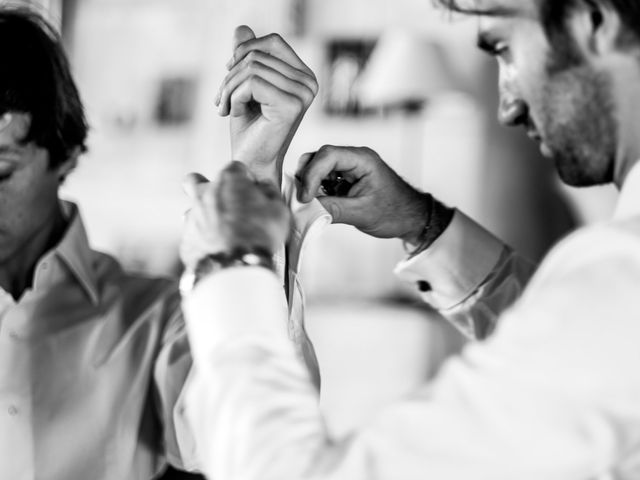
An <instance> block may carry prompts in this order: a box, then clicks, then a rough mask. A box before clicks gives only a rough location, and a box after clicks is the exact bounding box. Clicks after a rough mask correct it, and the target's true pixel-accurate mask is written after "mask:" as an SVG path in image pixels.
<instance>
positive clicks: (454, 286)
mask: <svg viewBox="0 0 640 480" xmlns="http://www.w3.org/2000/svg"><path fill="white" fill-rule="evenodd" d="M451 227H452V228H450V229H449V230H448V231H447V232H446V233H445V235H443V237H441V238H440V239H439V240H438V241H437V243H436V244H434V245H433V247H432V248H430V249H429V250H428V251H427V252H425V253H424V254H423V255H421V256H419V257H416V258H414V259H411V260H408V261H405V262H403V263H402V264H401V265H400V266H399V269H398V274H399V275H401V276H402V277H404V278H407V279H408V280H410V281H417V282H418V281H419V282H421V283H420V285H421V287H422V289H423V290H428V287H430V288H431V290H430V291H428V292H425V293H424V295H425V300H428V301H430V302H431V303H432V304H433V305H434V306H436V307H439V308H440V309H441V310H442V311H443V313H445V314H450V316H452V318H453V320H454V322H455V323H456V324H457V325H458V326H459V327H460V328H461V329H463V330H464V331H465V332H466V333H468V334H469V335H476V336H485V335H486V334H487V333H488V332H490V331H491V330H492V329H493V326H494V325H495V324H496V319H497V318H498V317H499V319H500V321H499V324H498V328H497V329H496V330H495V332H494V334H493V335H492V336H491V337H490V338H489V339H488V340H486V341H484V342H475V343H472V344H470V345H469V346H468V347H467V348H466V349H465V351H464V352H463V354H462V355H461V356H460V357H459V358H454V359H452V360H450V361H449V362H448V363H447V364H446V365H445V366H444V368H443V369H442V371H441V372H440V374H439V375H438V376H437V378H436V379H435V380H434V381H433V382H431V383H428V384H425V385H424V386H422V387H421V388H419V389H418V390H417V391H416V392H414V393H413V394H412V395H411V396H409V397H407V398H405V399H403V400H402V401H398V402H397V403H394V404H391V405H389V406H388V407H387V408H385V409H384V410H382V411H381V412H380V413H379V415H378V416H377V418H376V419H375V420H373V421H372V422H371V423H370V424H369V425H367V426H366V427H364V428H362V429H360V430H359V431H357V432H356V433H354V434H353V435H352V436H351V437H349V438H347V439H334V438H331V437H330V436H329V435H328V433H327V431H326V429H325V427H324V423H323V418H322V415H321V413H320V410H319V408H318V397H317V391H316V390H315V388H314V387H313V384H312V382H311V380H310V375H309V373H308V371H307V369H306V368H305V366H304V364H303V363H302V362H301V361H300V359H299V355H298V354H297V352H296V349H295V348H294V346H293V344H292V342H291V341H290V340H289V338H288V336H287V331H286V328H284V327H283V325H284V324H285V323H284V322H283V319H284V318H286V317H287V315H288V312H287V303H286V301H285V296H284V295H283V291H282V288H281V285H280V282H279V281H278V279H277V277H276V276H275V275H273V274H272V273H271V272H269V271H267V270H265V269H260V268H256V267H246V268H234V269H229V270H226V271H222V272H219V273H216V274H214V275H211V276H210V277H208V278H206V279H204V280H203V281H202V282H201V284H200V285H199V286H198V287H197V288H196V289H195V290H194V292H193V293H192V294H191V295H190V296H189V297H188V298H185V299H184V301H183V306H184V309H185V315H186V317H187V328H188V332H189V336H190V341H191V343H192V349H193V355H194V362H195V365H196V368H197V369H198V371H199V372H200V373H201V375H199V376H198V381H197V382H194V383H193V384H192V386H191V387H192V388H190V390H189V391H188V392H187V397H186V399H185V400H186V402H187V405H188V406H189V409H188V419H189V421H190V423H191V425H192V427H193V433H194V434H195V435H196V437H197V440H198V442H197V443H198V448H199V449H201V450H200V451H199V452H198V453H199V457H200V458H201V459H202V461H203V462H204V463H203V465H202V466H203V468H204V471H205V472H206V474H207V475H208V476H209V477H210V478H213V479H224V480H239V479H242V480H253V479H256V480H258V479H260V480H294V479H295V480H301V479H332V480H335V479H345V480H376V479H381V480H407V479H416V480H417V479H420V480H423V479H437V480H468V479H474V480H514V479H517V480H529V479H531V480H542V479H543V480H591V479H616V480H637V479H638V478H640V368H639V365H640V309H639V308H636V306H637V303H636V302H637V301H638V300H637V298H638V297H636V295H637V294H638V292H639V291H640V166H637V167H636V168H635V169H634V170H633V171H632V172H631V173H630V175H629V177H628V179H627V181H626V183H625V185H624V188H623V189H622V192H621V198H620V200H619V205H618V210H617V214H616V218H615V219H614V220H613V221H612V222H610V223H607V224H604V225H599V226H594V227H589V228H583V229H581V230H579V231H577V232H576V233H575V234H573V235H571V236H570V237H568V238H567V239H566V240H564V241H562V242H561V243H560V244H559V245H558V246H557V247H556V248H554V249H553V250H552V252H551V253H550V254H549V255H548V257H547V258H546V259H545V261H544V262H543V264H542V265H541V267H540V268H539V270H538V271H537V273H536V274H535V276H534V277H533V278H532V279H531V281H530V282H529V285H528V286H527V288H526V289H524V292H523V294H522V295H520V292H521V291H522V290H523V285H524V284H525V283H526V282H527V278H528V275H529V273H530V270H531V269H530V268H529V267H527V266H526V265H525V264H524V263H523V262H521V261H520V260H518V259H517V257H516V256H515V255H514V254H513V252H511V251H510V250H508V249H506V247H504V245H502V244H501V243H500V242H498V241H497V240H496V239H495V238H494V237H492V236H491V235H489V234H488V233H487V232H485V231H484V230H483V229H481V228H480V227H479V226H477V225H476V224H474V223H473V222H471V221H470V220H468V219H466V218H465V217H464V216H463V215H461V214H460V213H457V214H456V218H455V220H454V223H453V224H452V226H451ZM517 297H520V298H519V299H518V300H517V301H515V300H516V298H517ZM514 301H515V303H514V304H513V305H512V303H513V302H514ZM510 305H511V306H510ZM222 312H224V314H222ZM205 406H206V408H205ZM199 412H201V413H199Z"/></svg>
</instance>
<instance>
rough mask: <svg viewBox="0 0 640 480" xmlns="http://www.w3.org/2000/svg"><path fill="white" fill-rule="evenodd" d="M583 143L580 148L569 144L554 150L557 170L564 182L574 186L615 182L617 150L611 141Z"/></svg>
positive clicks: (590, 185) (591, 185)
mask: <svg viewBox="0 0 640 480" xmlns="http://www.w3.org/2000/svg"><path fill="white" fill-rule="evenodd" d="M590 143H591V145H590V144H589V143H583V144H581V145H579V148H575V145H572V144H567V145H565V146H564V147H559V148H558V149H557V150H555V149H552V151H554V152H562V153H559V154H554V163H555V167H556V171H557V172H558V175H559V176H560V179H561V180H562V182H563V183H565V184H567V185H569V186H572V187H593V186H596V185H605V184H607V183H611V182H613V179H614V178H613V175H614V157H615V152H614V151H612V150H610V149H609V148H605V147H606V146H608V145H610V143H609V142H604V143H602V144H600V145H593V143H595V142H590Z"/></svg>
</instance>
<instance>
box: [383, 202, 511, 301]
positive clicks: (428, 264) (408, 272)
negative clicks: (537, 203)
mask: <svg viewBox="0 0 640 480" xmlns="http://www.w3.org/2000/svg"><path fill="white" fill-rule="evenodd" d="M504 248H505V245H504V244H503V243H502V242H501V241H500V240H498V239H497V238H496V237H495V236H493V235H492V234H491V233H489V232H488V231H487V230H485V229H484V228H482V227H481V226H480V225H478V224H477V223H476V222H474V221H473V220H471V219H470V218H469V217H467V216H466V215H464V214H463V213H461V212H460V211H457V210H456V212H455V214H454V216H453V219H452V221H451V224H450V225H449V226H448V227H447V229H446V230H445V231H444V232H443V233H442V235H440V237H438V238H437V239H436V241H435V242H433V244H432V245H431V246H430V247H429V248H428V249H426V250H425V251H424V252H422V253H420V254H418V255H416V256H415V257H413V258H409V259H406V260H403V261H402V262H400V263H399V264H398V265H397V267H396V269H395V271H394V273H395V274H396V275H397V276H398V277H399V278H400V279H402V280H405V281H408V282H413V283H416V284H417V285H418V288H419V289H420V290H421V291H422V292H423V298H424V299H425V300H426V301H427V302H428V303H430V304H431V305H432V306H433V307H434V308H436V309H438V310H446V309H449V308H452V307H454V306H456V305H458V304H459V303H461V302H463V301H464V300H465V299H466V298H468V297H469V296H470V295H471V294H473V292H475V291H476V290H477V289H478V287H479V286H480V285H481V284H482V282H483V281H484V280H485V279H486V278H487V277H488V276H489V274H490V273H491V272H492V271H493V269H494V267H495V265H496V264H497V262H498V260H499V259H500V255H501V253H502V251H503V250H504Z"/></svg>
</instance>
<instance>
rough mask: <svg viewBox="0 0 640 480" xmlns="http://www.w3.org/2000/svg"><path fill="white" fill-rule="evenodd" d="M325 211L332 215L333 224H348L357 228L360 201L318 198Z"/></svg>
mask: <svg viewBox="0 0 640 480" xmlns="http://www.w3.org/2000/svg"><path fill="white" fill-rule="evenodd" d="M317 199H318V201H319V202H320V203H321V204H322V206H323V207H324V209H325V210H326V211H327V212H329V215H331V219H332V223H346V224H348V225H353V226H357V224H358V223H359V222H358V219H359V217H360V215H359V214H358V212H359V211H360V203H361V202H360V201H359V200H358V199H356V198H345V197H330V196H325V197H317Z"/></svg>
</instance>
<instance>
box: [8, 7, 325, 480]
mask: <svg viewBox="0 0 640 480" xmlns="http://www.w3.org/2000/svg"><path fill="white" fill-rule="evenodd" d="M0 43H1V44H2V45H3V48H2V49H1V50H0V452H2V453H1V454H0V478H1V479H3V480H5V479H6V480H22V479H24V480H26V479H35V478H39V479H47V480H108V479H113V480H116V479H117V480H125V479H131V480H134V479H135V480H146V479H151V478H157V476H158V475H159V474H160V473H161V472H162V470H163V469H164V468H165V467H166V466H167V464H168V463H170V464H172V465H174V466H176V467H178V468H181V469H187V470H194V469H198V468H199V466H200V464H201V459H200V458H199V451H200V450H201V449H200V447H199V445H198V443H197V442H195V441H194V432H195V431H197V430H198V429H199V426H200V425H201V426H202V427H204V428H209V425H208V424H207V423H206V422H196V423H194V424H191V425H189V424H188V423H187V422H186V418H185V414H186V413H187V411H189V410H191V409H190V408H189V407H185V405H184V402H183V400H182V392H183V391H184V390H185V389H186V386H187V385H189V384H191V383H193V384H197V383H198V374H197V372H194V371H192V370H191V363H192V362H191V352H190V348H189V343H188V340H187V336H186V332H185V326H184V320H183V318H182V313H181V309H180V295H179V292H178V288H177V285H176V282H173V281H169V280H165V279H157V278H156V279H153V278H144V277H141V276H136V275H131V274H128V273H126V272H124V271H123V270H122V269H121V267H120V265H119V264H118V263H117V262H116V260H115V259H113V258H111V257H110V256H108V255H105V254H102V253H99V252H96V251H94V250H92V249H91V248H90V246H89V243H88V240H87V237H86V234H85V230H84V227H83V224H82V220H81V218H80V215H79V212H78V210H77V208H76V207H75V205H73V204H71V203H69V202H64V201H61V200H60V199H59V197H58V189H59V186H60V184H61V182H62V181H63V179H64V178H65V177H66V175H67V174H68V173H69V172H71V170H72V169H73V168H74V167H75V165H76V161H77V158H78V156H79V155H80V154H81V153H82V152H84V151H85V150H86V147H85V139H86V136H87V122H86V121H85V116H84V111H83V106H82V102H81V101H80V97H79V95H78V91H77V89H76V86H75V83H74V81H73V79H72V77H71V74H70V71H69V65H68V62H67V59H66V57H65V54H64V52H63V50H62V47H61V43H60V39H59V37H58V34H57V33H56V32H55V30H54V29H53V28H52V27H51V26H50V25H49V24H48V23H47V22H46V21H45V20H44V19H43V18H42V17H41V16H39V15H38V14H36V13H33V12H31V11H29V10H25V9H16V8H10V7H6V6H0ZM269 45H270V52H272V53H273V55H280V56H281V57H282V56H283V50H284V48H285V45H284V44H283V43H278V42H277V41H273V42H271V43H270V44H269ZM286 47H288V46H286ZM263 56H264V57H265V58H266V59H267V60H265V61H270V62H271V65H272V68H271V72H270V74H271V76H274V75H277V74H278V73H279V72H280V71H281V70H285V71H287V69H288V70H291V69H293V67H292V66H290V65H289V64H288V63H287V61H286V60H278V62H275V61H274V60H273V59H272V57H271V55H269V54H266V53H265V54H263ZM296 72H297V75H298V78H299V79H302V80H304V81H306V82H307V84H309V85H310V86H311V88H315V78H314V77H313V75H312V74H310V72H308V69H306V66H305V65H304V64H302V62H299V60H298V63H297V64H296ZM245 80H246V79H243V78H239V79H237V81H236V83H235V85H236V86H239V87H240V88H242V89H243V91H245V92H247V94H248V95H250V96H251V95H253V94H254V93H253V90H254V89H257V87H255V85H253V84H252V83H249V84H247V81H245ZM277 80H278V82H279V87H280V88H283V89H286V88H287V87H288V86H289V83H288V82H287V80H286V79H282V78H279V77H278V78H277ZM294 87H295V86H294ZM297 91H299V90H296V89H295V88H293V89H290V93H289V94H288V97H287V100H288V101H287V102H285V101H283V100H278V101H275V100H274V101H272V103H274V104H275V106H274V107H273V108H271V109H270V115H272V116H273V117H275V118H277V122H275V123H276V126H275V127H274V126H273V125H274V122H270V121H269V119H266V120H264V119H263V121H261V122H259V127H260V131H259V132H256V129H255V128H251V127H250V126H249V127H246V128H243V129H242V132H233V137H232V138H233V142H234V145H236V146H238V147H239V146H241V147H242V148H243V149H244V151H246V152H253V153H252V155H251V158H252V160H254V161H260V160H261V159H262V160H263V161H265V162H266V161H270V158H271V157H276V156H278V155H281V154H282V155H284V151H286V147H287V146H288V144H287V141H288V140H290V138H291V135H292V132H291V130H295V127H296V126H297V124H298V122H299V120H300V117H301V115H302V113H303V112H304V110H305V109H306V108H307V107H308V106H309V104H310V102H311V100H312V98H313V96H314V95H315V91H313V92H311V94H310V95H309V93H310V92H306V91H305V92H304V95H301V97H300V98H299V97H297V96H296V92H297ZM265 92H266V93H265ZM256 95H257V96H259V97H260V98H264V99H266V100H269V99H270V98H271V97H270V95H271V96H274V95H273V86H272V85H271V83H270V82H269V79H268V78H267V79H266V80H264V81H263V82H262V83H261V84H260V91H259V93H256ZM275 97H277V95H275ZM291 101H295V102H297V103H296V105H297V106H298V109H297V110H292V109H291V108H289V104H290V103H291ZM280 106H284V107H280ZM235 114H236V116H235V122H236V123H238V122H241V121H242V120H243V119H244V118H245V116H246V114H243V112H235ZM252 119H253V117H252ZM264 138H267V139H268V141H264ZM255 144H257V145H258V146H257V147H256V145H255ZM256 150H259V152H258V154H256V153H255V151H256ZM241 153H242V152H239V153H238V158H239V159H242V158H243V155H242V154H241ZM285 323H286V322H285ZM196 408H199V407H196ZM208 410H209V408H208V407H204V408H202V409H201V410H199V411H198V412H195V411H190V412H189V414H190V415H193V416H194V417H195V418H199V417H201V416H206V415H207V413H208ZM210 433H212V434H213V431H212V430H210ZM198 436H199V437H203V438H206V436H207V434H204V433H203V432H200V433H199V434H198Z"/></svg>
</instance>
